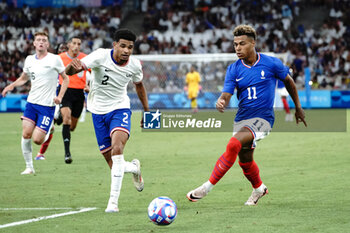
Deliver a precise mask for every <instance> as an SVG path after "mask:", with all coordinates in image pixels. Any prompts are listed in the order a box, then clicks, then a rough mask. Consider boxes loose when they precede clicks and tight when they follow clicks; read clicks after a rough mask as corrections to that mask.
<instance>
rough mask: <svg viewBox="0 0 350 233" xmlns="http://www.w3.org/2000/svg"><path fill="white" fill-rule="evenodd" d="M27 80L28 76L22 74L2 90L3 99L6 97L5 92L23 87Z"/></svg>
mask: <svg viewBox="0 0 350 233" xmlns="http://www.w3.org/2000/svg"><path fill="white" fill-rule="evenodd" d="M28 79H29V77H28V75H27V74H26V73H24V72H23V73H22V74H21V76H19V78H18V79H17V80H16V81H14V82H13V83H11V84H10V85H8V86H7V87H5V88H4V90H2V93H1V94H2V96H3V97H5V96H6V95H7V92H9V91H12V90H13V89H14V88H15V87H19V86H22V85H24V84H25V83H26V82H27V81H28Z"/></svg>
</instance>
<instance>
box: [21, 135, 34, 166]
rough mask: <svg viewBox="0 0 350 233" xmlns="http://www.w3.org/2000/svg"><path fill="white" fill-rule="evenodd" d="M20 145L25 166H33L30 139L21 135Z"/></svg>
mask: <svg viewBox="0 0 350 233" xmlns="http://www.w3.org/2000/svg"><path fill="white" fill-rule="evenodd" d="M21 146H22V153H23V158H24V161H25V162H26V167H27V168H33V157H32V140H31V139H25V138H23V137H22V141H21Z"/></svg>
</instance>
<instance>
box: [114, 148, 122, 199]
mask: <svg viewBox="0 0 350 233" xmlns="http://www.w3.org/2000/svg"><path fill="white" fill-rule="evenodd" d="M112 161H113V164H112V169H111V198H113V199H114V200H115V201H116V202H118V199H119V195H120V190H121V188H122V183H123V177H124V155H112Z"/></svg>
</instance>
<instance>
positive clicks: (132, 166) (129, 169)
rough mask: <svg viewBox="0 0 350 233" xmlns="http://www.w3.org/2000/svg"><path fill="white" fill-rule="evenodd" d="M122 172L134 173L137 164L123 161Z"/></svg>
mask: <svg viewBox="0 0 350 233" xmlns="http://www.w3.org/2000/svg"><path fill="white" fill-rule="evenodd" d="M124 172H125V173H136V172H137V166H136V165H135V164H133V163H132V162H127V161H124Z"/></svg>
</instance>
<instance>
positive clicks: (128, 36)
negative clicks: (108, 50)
mask: <svg viewBox="0 0 350 233" xmlns="http://www.w3.org/2000/svg"><path fill="white" fill-rule="evenodd" d="M120 39H124V40H129V41H132V42H135V40H136V35H135V33H133V32H132V31H131V30H129V29H126V28H122V29H119V30H117V31H116V32H115V33H114V35H113V40H114V41H116V42H118V41H119V40H120Z"/></svg>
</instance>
